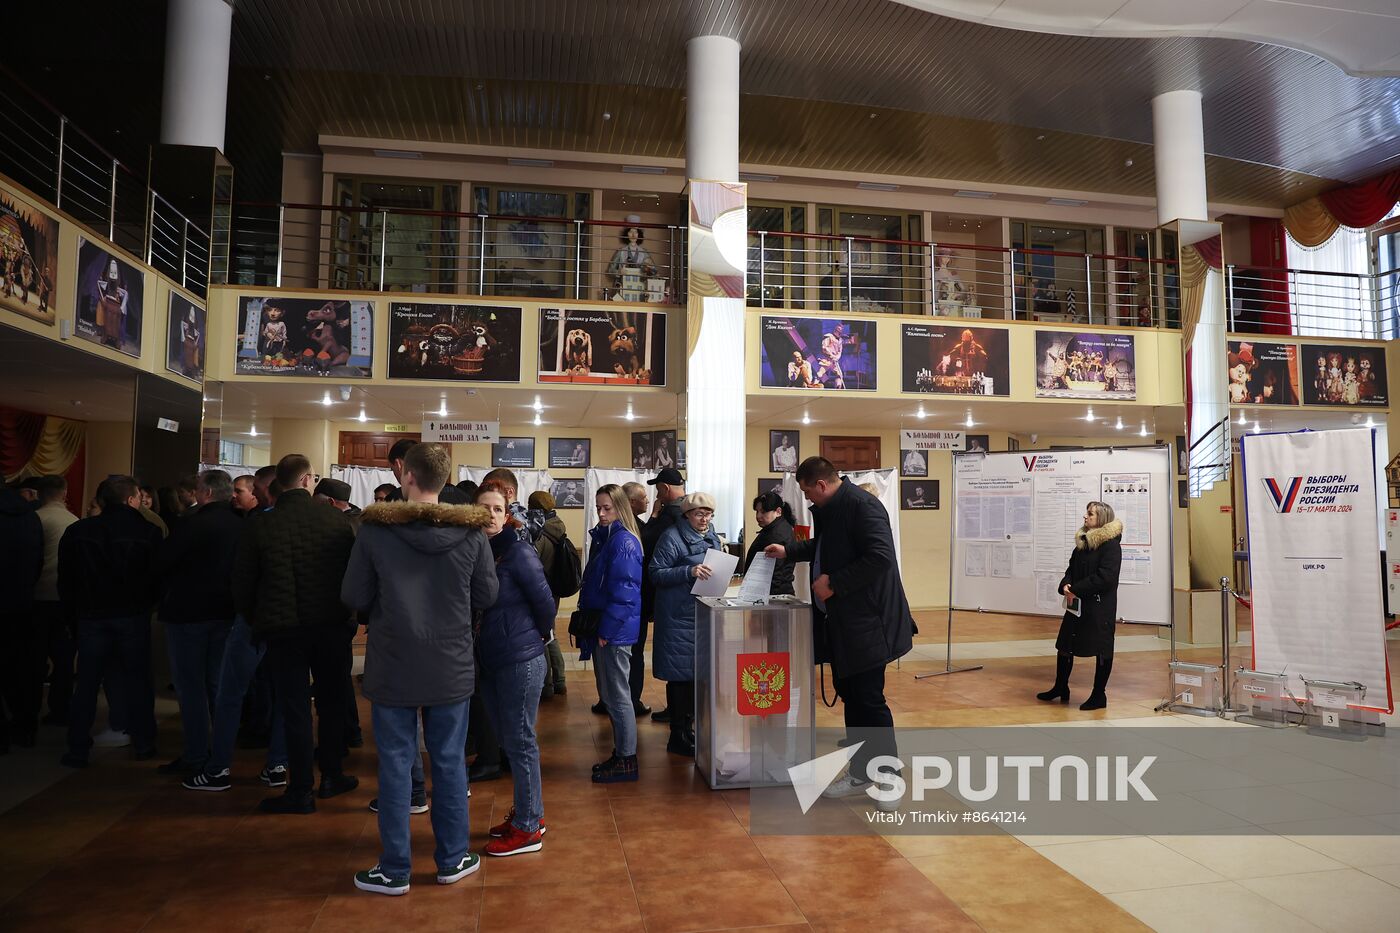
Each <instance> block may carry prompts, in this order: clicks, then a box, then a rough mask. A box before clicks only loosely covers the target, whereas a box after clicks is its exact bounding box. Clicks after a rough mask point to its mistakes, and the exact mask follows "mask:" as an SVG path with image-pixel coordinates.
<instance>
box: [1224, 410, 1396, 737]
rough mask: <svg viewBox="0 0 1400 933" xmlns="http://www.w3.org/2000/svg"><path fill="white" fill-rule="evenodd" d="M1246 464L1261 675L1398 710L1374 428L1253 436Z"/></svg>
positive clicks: (1296, 689) (1246, 443)
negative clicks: (1322, 685) (1350, 687)
mask: <svg viewBox="0 0 1400 933" xmlns="http://www.w3.org/2000/svg"><path fill="white" fill-rule="evenodd" d="M1242 440H1243V444H1242V450H1241V463H1242V465H1243V470H1242V474H1243V480H1242V481H1243V483H1244V488H1245V505H1246V515H1247V527H1248V529H1249V573H1250V589H1251V600H1252V602H1253V628H1254V639H1253V654H1254V656H1253V661H1252V664H1251V666H1252V667H1253V669H1254V670H1257V671H1267V672H1269V673H1284V674H1287V675H1288V683H1289V689H1290V690H1291V691H1292V692H1293V694H1294V696H1297V697H1302V696H1304V695H1305V687H1304V685H1303V683H1302V678H1304V677H1306V678H1308V679H1309V680H1326V681H1334V682H1337V683H1351V682H1355V683H1360V684H1362V685H1364V686H1365V687H1366V698H1365V708H1368V709H1379V710H1383V711H1385V712H1391V711H1393V710H1394V707H1395V704H1394V700H1393V698H1392V697H1391V695H1390V677H1389V672H1388V670H1387V666H1386V650H1385V649H1386V645H1385V610H1384V606H1383V604H1382V601H1381V587H1382V585H1383V582H1382V579H1381V567H1380V560H1379V556H1380V555H1379V554H1378V553H1377V551H1376V538H1375V527H1376V521H1377V516H1376V508H1377V506H1376V490H1375V471H1374V469H1373V466H1372V463H1373V456H1374V455H1373V452H1372V444H1373V438H1372V433H1371V431H1370V429H1368V428H1353V429H1347V430H1341V431H1301V432H1298V433H1294V434H1246V435H1244V437H1243V439H1242Z"/></svg>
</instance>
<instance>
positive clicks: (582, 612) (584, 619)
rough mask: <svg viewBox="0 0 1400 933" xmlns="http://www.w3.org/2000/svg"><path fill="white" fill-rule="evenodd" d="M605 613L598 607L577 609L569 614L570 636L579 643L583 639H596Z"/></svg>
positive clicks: (575, 642)
mask: <svg viewBox="0 0 1400 933" xmlns="http://www.w3.org/2000/svg"><path fill="white" fill-rule="evenodd" d="M602 622H603V613H602V612H601V611H599V610H597V609H575V610H574V611H573V613H571V614H570V616H569V637H570V638H572V639H573V640H574V644H578V643H579V641H580V640H582V639H585V638H587V639H596V638H597V637H598V626H599V625H601V624H602Z"/></svg>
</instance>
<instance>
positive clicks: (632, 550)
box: [578, 483, 642, 784]
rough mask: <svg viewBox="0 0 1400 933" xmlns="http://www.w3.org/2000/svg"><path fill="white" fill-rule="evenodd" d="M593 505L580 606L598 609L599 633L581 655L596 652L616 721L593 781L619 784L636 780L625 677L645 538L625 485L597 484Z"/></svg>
mask: <svg viewBox="0 0 1400 933" xmlns="http://www.w3.org/2000/svg"><path fill="white" fill-rule="evenodd" d="M594 505H595V507H596V508H597V509H598V525H597V527H595V528H594V529H593V530H592V531H590V532H589V533H588V534H589V537H590V538H591V539H592V543H591V545H590V547H589V554H588V566H587V567H585V568H584V571H583V582H582V586H581V588H580V589H579V594H578V608H579V611H580V612H596V613H598V615H599V622H598V636H597V638H596V639H586V640H583V641H582V642H581V643H580V644H579V658H580V660H584V661H586V660H588V658H589V655H590V654H591V655H592V657H593V676H594V678H595V679H596V680H597V682H598V696H599V697H601V698H602V700H603V703H604V705H605V706H607V708H608V716H609V718H611V719H612V727H613V753H612V755H610V756H609V757H608V758H607V760H606V761H600V762H599V763H598V764H596V765H594V766H593V782H594V783H595V784H615V783H617V782H619V781H635V780H637V720H636V718H635V715H636V714H635V713H634V712H633V710H632V688H631V687H630V686H629V684H628V682H627V678H628V675H629V674H630V672H631V667H632V645H634V644H636V642H637V633H638V631H639V630H640V629H641V624H642V541H641V535H640V534H639V533H638V529H637V520H636V518H634V517H633V515H632V507H631V505H630V504H629V503H628V501H627V494H626V493H625V492H623V491H622V487H621V486H618V485H617V484H616V483H609V484H608V485H606V486H604V487H603V488H601V489H599V490H598V493H597V495H596V496H594Z"/></svg>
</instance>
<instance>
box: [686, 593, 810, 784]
mask: <svg viewBox="0 0 1400 933" xmlns="http://www.w3.org/2000/svg"><path fill="white" fill-rule="evenodd" d="M812 658H813V655H812V609H811V605H810V604H809V603H805V602H802V601H800V600H797V599H794V598H792V597H774V598H771V599H770V600H769V601H768V602H766V603H750V602H741V601H739V600H737V599H734V598H732V597H703V598H701V599H700V600H699V601H698V605H697V606H696V611H695V763H696V766H697V767H698V768H699V769H700V771H701V773H702V774H704V775H705V780H706V781H707V782H708V783H709V785H710V787H712V788H715V789H720V788H736V787H765V786H774V785H780V784H787V783H790V778H789V777H788V769H789V768H793V767H796V766H797V765H800V764H803V763H804V762H807V761H809V760H810V759H811V758H812V757H814V745H813V742H814V738H813V737H814V731H813V727H814V726H815V723H816V706H815V703H814V700H815V697H814V696H813V687H812V681H813V676H812V674H813V671H812V664H813V661H812Z"/></svg>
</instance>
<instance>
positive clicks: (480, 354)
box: [389, 301, 520, 382]
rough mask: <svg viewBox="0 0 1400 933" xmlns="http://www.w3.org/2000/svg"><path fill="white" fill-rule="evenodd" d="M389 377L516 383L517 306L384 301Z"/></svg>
mask: <svg viewBox="0 0 1400 933" xmlns="http://www.w3.org/2000/svg"><path fill="white" fill-rule="evenodd" d="M389 378H390V379H457V380H461V381H463V382H519V381H520V309H519V308H501V307H496V306H495V305H447V304H409V303H407V302H397V301H396V302H394V303H392V304H390V305H389Z"/></svg>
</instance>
